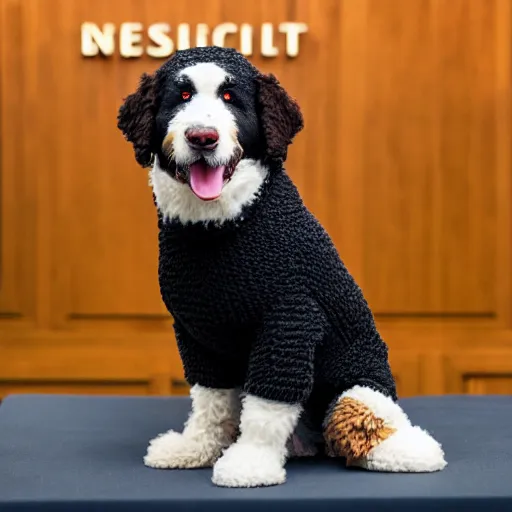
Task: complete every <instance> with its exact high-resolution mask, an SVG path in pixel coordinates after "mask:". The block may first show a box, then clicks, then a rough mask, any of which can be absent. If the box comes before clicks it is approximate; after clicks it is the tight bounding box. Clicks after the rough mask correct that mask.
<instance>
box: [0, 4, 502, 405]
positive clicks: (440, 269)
mask: <svg viewBox="0 0 512 512" xmlns="http://www.w3.org/2000/svg"><path fill="white" fill-rule="evenodd" d="M120 6H121V3H120V2H118V1H117V0H116V1H112V2H104V1H102V0H90V1H89V2H79V1H77V0H30V1H22V0H0V15H1V20H0V23H1V25H0V27H1V31H0V71H1V74H0V108H1V115H0V123H1V124H0V130H1V131H0V137H1V145H0V151H1V154H0V159H1V160H0V179H1V188H0V199H1V212H0V213H1V217H0V272H1V274H0V388H1V390H3V391H1V390H0V391H1V392H4V393H5V392H8V391H9V390H21V389H26V390H33V389H38V388H39V387H41V389H47V390H56V389H62V390H65V389H71V390H83V391H86V390H90V391H91V392H93V391H95V390H96V391H100V392H103V391H102V390H104V391H105V392H106V393H109V392H124V391H126V392H134V393H139V392H140V393H146V392H147V393H152V394H155V393H156V394H166V393H169V392H172V393H183V392H186V386H183V384H182V378H183V376H182V369H181V364H180V362H179V358H178V356H177V352H176V346H175V343H174V338H173V334H172V329H171V320H170V318H169V316H168V314H167V312H166V311H165V308H164V307H163V304H162V302H161V300H160V295H159V290H158V281H157V272H156V270H157V268H156V267H157V233H156V222H155V220H156V219H155V211H154V207H153V204H152V200H151V191H150V189H149V187H148V183H147V172H146V171H144V170H142V169H140V168H138V167H137V165H136V163H135V162H134V159H133V153H132V150H131V148H130V147H129V145H128V144H127V143H126V142H125V141H124V140H123V138H122V136H121V134H120V133H119V132H118V130H117V128H116V119H115V118H116V114H117V109H118V107H119V104H120V102H121V98H122V97H123V96H125V95H126V94H128V93H130V92H131V91H133V89H134V88H135V86H136V84H137V81H138V77H139V76H140V74H141V73H142V72H144V71H151V70H152V69H155V68H156V67H157V66H158V65H159V64H160V63H161V62H160V61H155V60H152V59H150V58H149V57H147V56H143V57H141V58H140V59H123V58H121V57H120V56H119V52H118V45H117V39H116V52H115V55H114V56H112V57H109V58H102V57H97V58H91V59H86V58H83V57H81V56H80V52H79V40H80V24H81V23H82V22H83V21H93V22H96V23H98V24H102V23H104V22H113V23H114V24H115V25H116V27H117V28H119V25H120V24H121V23H122V22H125V21H128V20H131V21H140V22H141V23H143V24H144V27H145V28H147V26H148V24H149V23H152V22H156V21H168V22H169V23H170V24H171V27H172V30H173V35H174V31H175V29H176V25H177V23H178V22H181V21H186V22H188V23H190V24H191V26H192V37H194V35H195V31H194V26H195V24H196V23H198V22H205V23H207V24H208V25H209V26H210V27H213V26H214V25H215V24H216V23H219V22H221V21H227V20H229V21H233V22H235V23H237V24H241V23H243V22H250V23H252V24H253V26H254V27H255V29H256V32H255V38H254V39H255V40H254V56H253V57H252V60H253V62H254V63H255V64H256V65H257V66H259V67H260V68H262V69H263V70H264V71H267V72H274V73H276V74H277V75H278V77H279V78H280V80H281V81H282V83H283V84H284V85H285V87H286V88H287V89H288V90H289V91H290V93H291V94H292V95H293V96H295V97H296V98H297V99H298V100H299V103H300V104H301V106H302V109H303V111H304V115H305V120H306V127H305V130H304V132H303V133H301V134H300V135H299V136H298V137H297V139H296V142H295V143H294V144H293V146H292V147H291V149H290V154H289V160H288V163H287V168H288V170H289V172H290V174H291V175H292V177H293V178H294V180H295V181H296V183H297V185H298V187H299V189H300V191H301V193H302V195H303V196H304V199H305V202H306V204H307V205H308V206H309V207H310V208H311V210H312V211H313V212H314V213H315V214H316V215H317V216H318V218H319V219H320V220H321V222H322V223H323V224H324V225H325V227H326V228H327V230H328V231H329V233H330V234H331V236H332V238H333V240H334V242H335V244H336V246H337V247H338V249H339V252H340V254H341V256H342V258H343V259H344V261H345V262H346V264H347V266H348V268H349V270H350V271H351V272H352V274H353V275H354V276H355V277H356V279H357V280H358V282H359V283H360V285H361V286H362V288H363V290H364V292H365V295H366V296H367V298H368V299H369V302H370V305H371V306H372V308H373V310H374V312H375V314H376V318H377V322H378V325H379V327H380V328H381V331H382V332H383V335H384V338H385V340H386V341H387V342H388V343H389V345H390V359H391V364H392V368H393V371H394V373H395V374H396V376H397V381H398V386H399V391H400V394H401V395H402V396H404V395H405V396H407V395H410V394H416V393H442V392H445V391H451V390H458V392H462V391H478V390H483V391H485V392H488V391H493V390H500V389H501V390H508V389H509V387H508V386H509V380H508V379H509V377H508V373H505V374H501V373H500V371H501V370H502V369H503V368H505V370H506V368H507V366H506V363H503V365H504V366H503V368H502V367H501V366H499V365H498V363H497V362H496V361H497V360H498V359H497V357H498V356H496V355H493V354H496V353H497V352H499V351H502V353H503V354H508V350H509V347H511V340H512V325H511V306H512V305H511V303H510V293H511V272H510V261H511V260H510V256H511V250H510V243H511V240H512V237H511V234H512V233H511V220H510V217H511V213H512V212H511V210H510V197H511V192H512V187H511V178H510V165H511V159H510V137H511V125H510V120H511V118H510V116H511V105H510V92H511V88H510V85H511V84H510V81H511V77H510V58H511V55H510V40H511V36H512V34H511V27H510V23H511V19H512V18H511V15H512V13H511V4H510V1H509V0H453V1H451V2H450V3H449V5H448V4H446V3H445V2H442V1H441V0H429V1H424V0H396V1H394V2H381V1H379V0H342V1H338V0H322V1H321V4H320V5H318V4H316V3H314V2H310V1H308V0H291V1H284V0H280V1H277V2H276V1H275V0H264V1H262V2H252V3H242V2H238V1H236V0H209V1H207V0H201V1H200V2H199V3H197V2H196V5H195V7H197V9H194V10H191V9H190V8H189V7H188V5H187V4H184V3H179V2H178V3H176V2H173V3H170V2H167V1H165V0H152V1H150V0H141V1H140V2H131V3H122V8H121V7H120ZM206 6H207V7H208V8H206ZM284 20H290V21H294V20H296V21H306V22H307V23H308V25H309V32H308V34H306V35H304V36H302V37H301V49H300V54H299V56H298V57H297V58H296V59H288V58H286V57H285V56H284V55H283V50H284V36H283V35H276V45H277V46H278V47H279V49H280V55H279V56H278V57H276V58H273V59H265V58H263V57H261V55H260V53H259V34H258V29H259V26H260V25H261V23H262V22H264V21H271V22H273V23H274V24H277V23H278V22H280V21H284ZM144 41H145V43H146V42H147V38H146V36H144ZM230 41H231V42H232V43H233V44H235V45H236V44H238V39H237V37H236V36H230ZM468 351H469V352H468ZM477 352H478V353H479V354H480V355H481V362H480V367H479V368H480V369H479V372H480V373H479V374H478V375H477V376H476V377H475V376H474V375H472V374H471V376H470V377H467V378H466V377H463V375H466V373H464V372H466V370H465V369H464V368H466V367H467V368H469V369H471V368H474V366H472V365H473V363H474V361H475V359H471V358H474V357H476V356H474V355H472V356H471V357H470V356H468V355H467V354H468V353H470V354H476V353H477ZM487 353H489V354H490V356H489V359H488V360H487V359H486V358H484V357H483V356H484V355H485V354H487ZM465 357H466V358H468V357H470V359H465ZM447 361H448V362H447ZM486 361H488V365H489V366H488V368H489V372H490V373H489V375H492V379H489V378H487V377H485V375H486V374H484V373H482V372H483V371H484V369H485V365H486V364H487V362H486ZM475 364H476V363H475ZM507 371H508V370H507ZM461 372H462V373H461ZM467 375H470V374H469V373H467ZM481 375H484V377H481ZM503 376H504V377H503ZM461 379H462V381H463V382H466V384H460V382H461ZM464 379H466V380H464ZM468 379H469V380H468ZM500 379H504V380H500ZM123 390H124V391H123Z"/></svg>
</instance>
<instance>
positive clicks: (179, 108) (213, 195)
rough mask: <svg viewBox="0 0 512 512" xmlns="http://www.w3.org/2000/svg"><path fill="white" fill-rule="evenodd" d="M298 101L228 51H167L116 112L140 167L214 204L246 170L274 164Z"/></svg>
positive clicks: (295, 127) (288, 137) (294, 125)
mask: <svg viewBox="0 0 512 512" xmlns="http://www.w3.org/2000/svg"><path fill="white" fill-rule="evenodd" d="M302 125H303V124H302V116H301V113H300V110H299V108H298V106H297V104H296V103H295V102H294V101H293V100H292V99H291V98H290V97H289V96H288V95H287V93H286V92H285V91H284V89H283V88H282V87H281V86H280V85H279V83H278V81H277V80H276V79H275V78H274V77H273V76H271V75H262V74H261V73H259V72H258V70H257V69H256V68H254V66H252V65H251V64H250V63H249V61H247V59H245V57H243V56H242V55H241V54H239V53H238V52H236V51H235V50H233V49H227V48H218V47H206V48H192V49H189V50H184V51H179V52H177V53H176V54H174V55H173V56H172V57H171V58H170V59H169V60H168V61H167V62H166V63H165V64H164V65H163V66H162V67H161V68H160V69H158V70H157V72H156V73H155V74H154V75H151V76H150V75H144V76H143V77H142V79H141V83H140V86H139V88H138V90H137V91H136V92H135V93H134V94H132V95H130V96H128V98H127V99H126V100H125V103H124V104H123V105H122V107H121V108H120V110H119V116H118V126H119V128H120V129H121V131H122V132H123V133H124V135H125V137H126V139H127V140H128V141H130V142H131V143H132V144H133V146H134V150H135V157H136V159H137V161H138V162H139V164H141V165H142V166H143V167H148V166H150V165H151V164H152V162H153V161H154V157H155V156H156V157H157V161H158V165H159V167H160V168H161V169H162V170H163V171H165V172H166V173H167V175H168V176H170V177H171V178H172V179H173V180H176V182H179V183H183V184H186V185H187V186H188V187H190V189H191V191H192V192H193V193H194V194H195V196H196V197H197V198H199V199H200V200H202V201H214V200H217V199H219V198H220V197H221V195H222V194H223V191H224V189H225V187H226V185H227V184H228V183H229V182H230V180H232V179H233V178H234V176H235V175H236V174H237V173H243V172H244V169H245V168H247V166H246V165H245V166H244V165H243V160H247V161H248V160H250V161H260V163H261V164H262V165H266V166H269V167H272V166H273V165H281V164H282V162H283V161H284V160H285V158H286V153H287V147H288V145H289V144H290V143H291V141H292V139H293V137H294V136H295V134H296V133H297V132H298V131H299V130H300V129H301V128H302Z"/></svg>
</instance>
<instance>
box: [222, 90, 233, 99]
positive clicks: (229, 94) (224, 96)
mask: <svg viewBox="0 0 512 512" xmlns="http://www.w3.org/2000/svg"><path fill="white" fill-rule="evenodd" d="M222 99H223V100H224V101H231V100H232V96H231V93H230V92H229V91H225V92H223V93H222Z"/></svg>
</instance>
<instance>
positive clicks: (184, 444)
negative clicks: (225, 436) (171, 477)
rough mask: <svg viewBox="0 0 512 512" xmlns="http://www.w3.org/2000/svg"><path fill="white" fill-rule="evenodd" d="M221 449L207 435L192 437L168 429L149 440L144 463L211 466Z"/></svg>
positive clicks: (181, 467)
mask: <svg viewBox="0 0 512 512" xmlns="http://www.w3.org/2000/svg"><path fill="white" fill-rule="evenodd" d="M221 450H222V446H221V445H220V444H219V443H218V442H216V441H215V440H214V439H211V438H209V437H208V436H202V437H201V438H200V439H194V438H188V437H186V436H183V434H179V433H178V432H174V431H172V430H169V431H168V432H165V433H164V434H161V435H159V436H158V437H155V439H153V440H152V441H150V443H149V446H148V452H147V455H146V456H145V457H144V464H146V466H149V467H151V468H160V469H164V468H180V469H191V468H204V467H211V466H213V464H214V463H215V461H216V460H217V459H218V458H219V457H220V454H221Z"/></svg>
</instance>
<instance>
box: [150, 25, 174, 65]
mask: <svg viewBox="0 0 512 512" xmlns="http://www.w3.org/2000/svg"><path fill="white" fill-rule="evenodd" d="M170 31H171V27H170V25H169V24H168V23H153V25H150V26H149V28H148V36H149V39H151V41H152V42H153V43H155V45H156V46H148V47H147V50H146V51H147V54H148V55H149V56H150V57H154V58H155V59H159V58H165V57H169V55H171V53H172V51H173V50H174V44H173V42H172V39H171V38H170V37H169V36H168V35H167V34H169V32H170Z"/></svg>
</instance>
